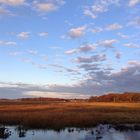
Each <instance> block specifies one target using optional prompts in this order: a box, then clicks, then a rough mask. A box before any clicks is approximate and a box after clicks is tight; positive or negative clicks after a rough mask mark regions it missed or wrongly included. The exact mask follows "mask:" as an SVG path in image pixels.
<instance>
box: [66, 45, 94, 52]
mask: <svg viewBox="0 0 140 140" xmlns="http://www.w3.org/2000/svg"><path fill="white" fill-rule="evenodd" d="M95 49H96V44H90V43H86V44H82V45H81V46H80V47H79V48H77V49H71V50H68V51H65V54H75V53H80V52H83V53H87V52H91V51H93V50H95Z"/></svg>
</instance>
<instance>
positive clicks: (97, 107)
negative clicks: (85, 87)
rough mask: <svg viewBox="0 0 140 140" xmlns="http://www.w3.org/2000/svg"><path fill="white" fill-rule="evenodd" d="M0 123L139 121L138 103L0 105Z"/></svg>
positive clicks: (62, 124) (74, 124) (42, 125)
mask: <svg viewBox="0 0 140 140" xmlns="http://www.w3.org/2000/svg"><path fill="white" fill-rule="evenodd" d="M0 123H1V124H6V125H24V126H26V127H29V128H63V127H92V126H94V125H97V124H99V123H113V124H119V123H140V103H91V102H81V103H80V102H76V103H75V102H66V103H63V102H59V103H49V104H27V105H26V104H25V103H24V102H23V103H20V105H19V104H16V103H14V104H12V103H9V104H8V105H6V103H5V104H2V105H0Z"/></svg>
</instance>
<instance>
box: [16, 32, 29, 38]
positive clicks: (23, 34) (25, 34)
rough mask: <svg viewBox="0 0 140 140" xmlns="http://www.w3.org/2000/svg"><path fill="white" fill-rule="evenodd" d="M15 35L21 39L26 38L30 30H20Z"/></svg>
mask: <svg viewBox="0 0 140 140" xmlns="http://www.w3.org/2000/svg"><path fill="white" fill-rule="evenodd" d="M17 36H18V37H19V38H21V39H27V38H29V36H30V32H21V33H19V34H18V35H17Z"/></svg>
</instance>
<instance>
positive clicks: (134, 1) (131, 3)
mask: <svg viewBox="0 0 140 140" xmlns="http://www.w3.org/2000/svg"><path fill="white" fill-rule="evenodd" d="M139 3H140V0H130V1H129V6H130V7H133V6H136V5H137V4H139Z"/></svg>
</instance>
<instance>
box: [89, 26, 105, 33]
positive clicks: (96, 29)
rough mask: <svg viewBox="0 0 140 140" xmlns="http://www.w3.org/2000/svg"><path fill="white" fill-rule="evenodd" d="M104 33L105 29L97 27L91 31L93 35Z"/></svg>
mask: <svg viewBox="0 0 140 140" xmlns="http://www.w3.org/2000/svg"><path fill="white" fill-rule="evenodd" d="M102 31H103V28H101V27H95V28H94V29H92V30H91V32H92V33H100V32H102Z"/></svg>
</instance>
